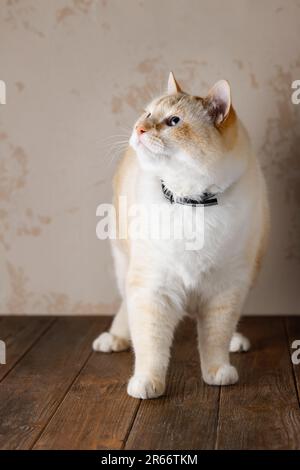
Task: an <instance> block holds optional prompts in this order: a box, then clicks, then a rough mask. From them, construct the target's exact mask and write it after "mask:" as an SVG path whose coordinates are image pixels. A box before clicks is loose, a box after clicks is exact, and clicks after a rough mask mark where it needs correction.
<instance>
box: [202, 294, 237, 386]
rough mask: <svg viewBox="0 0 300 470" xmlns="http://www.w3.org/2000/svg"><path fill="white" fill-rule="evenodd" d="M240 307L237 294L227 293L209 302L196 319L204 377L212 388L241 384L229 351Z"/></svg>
mask: <svg viewBox="0 0 300 470" xmlns="http://www.w3.org/2000/svg"><path fill="white" fill-rule="evenodd" d="M241 305H242V302H241V299H240V295H239V294H238V293H233V292H227V293H224V294H223V295H218V296H217V297H215V298H214V299H212V300H210V301H209V302H207V304H206V305H205V307H204V308H203V310H202V312H201V314H199V315H198V317H197V330H198V346H199V352H200V362H201V370H202V376H203V380H204V381H205V382H206V383H207V384H209V385H230V384H233V383H235V382H237V381H238V373H237V370H236V368H235V367H233V366H232V365H231V364H230V360H229V348H230V343H231V339H232V337H233V334H234V332H235V328H236V325H237V322H238V319H239V312H240V309H241Z"/></svg>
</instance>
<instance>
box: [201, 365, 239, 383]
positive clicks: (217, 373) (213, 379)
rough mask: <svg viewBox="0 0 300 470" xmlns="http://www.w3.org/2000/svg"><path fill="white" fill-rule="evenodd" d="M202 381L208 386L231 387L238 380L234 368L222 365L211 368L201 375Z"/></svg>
mask: <svg viewBox="0 0 300 470" xmlns="http://www.w3.org/2000/svg"><path fill="white" fill-rule="evenodd" d="M203 379H204V381H205V382H206V383H207V384H208V385H232V384H235V383H236V382H237V381H238V380H239V375H238V372H237V370H236V368H235V367H233V366H231V365H230V364H223V365H222V366H220V367H211V368H210V369H208V370H207V372H206V373H204V374H203Z"/></svg>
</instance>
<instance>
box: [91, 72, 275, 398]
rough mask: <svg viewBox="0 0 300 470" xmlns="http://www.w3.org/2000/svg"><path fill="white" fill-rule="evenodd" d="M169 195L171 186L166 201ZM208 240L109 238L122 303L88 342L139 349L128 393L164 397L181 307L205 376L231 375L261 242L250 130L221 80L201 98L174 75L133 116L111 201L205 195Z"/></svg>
mask: <svg viewBox="0 0 300 470" xmlns="http://www.w3.org/2000/svg"><path fill="white" fill-rule="evenodd" d="M162 181H163V184H164V186H163V188H167V194H172V196H173V198H174V200H173V202H175V203H173V204H171V202H170V200H169V199H168V198H167V197H166V194H164V192H163V190H162V189H163V188H162ZM207 193H208V194H209V197H210V195H211V194H213V196H214V197H215V198H217V201H218V203H217V205H209V204H208V205H207V207H204V209H203V210H204V245H203V247H202V248H201V249H198V250H196V251H195V250H187V249H186V245H185V243H184V241H178V240H169V241H167V242H166V241H165V240H161V241H159V240H151V239H133V238H130V235H129V236H128V238H127V239H120V238H119V239H116V240H113V244H112V249H113V255H114V260H115V267H116V275H117V280H118V286H119V290H120V292H121V295H122V298H123V301H122V304H121V307H120V309H119V311H118V313H117V314H116V316H115V318H114V320H113V322H112V325H111V328H110V330H109V332H105V333H102V334H101V335H100V336H99V337H98V338H97V339H96V340H95V341H94V343H93V348H94V350H95V351H102V352H111V351H123V350H125V349H127V348H128V347H129V345H130V342H131V343H132V345H133V349H134V353H135V367H134V374H133V376H132V377H131V379H130V380H129V383H128V388H127V391H128V394H129V395H131V396H133V397H136V398H154V397H158V396H160V395H162V394H163V393H164V391H165V386H166V373H167V368H168V363H169V358H170V348H171V344H172V340H173V335H174V330H175V328H176V326H177V324H178V323H179V321H180V320H181V319H182V318H183V317H184V315H186V314H192V315H194V317H195V319H196V322H197V331H198V346H199V353H200V362H201V370H202V376H203V379H204V381H205V382H206V383H207V384H210V385H229V384H233V383H235V382H237V380H238V373H237V370H236V368H235V367H233V366H232V365H231V364H230V359H229V351H231V352H233V351H246V350H248V349H249V346H250V344H249V341H248V339H247V338H245V337H243V336H242V335H241V334H239V333H236V332H235V330H236V326H237V323H238V320H239V317H240V314H241V309H242V306H243V303H244V300H245V297H246V295H247V293H248V291H249V288H250V287H251V285H252V284H253V281H254V279H255V277H256V275H257V273H258V271H259V267H260V265H261V261H262V257H263V254H264V251H265V248H266V242H267V238H268V225H269V209H268V201H267V196H266V186H265V180H264V177H263V175H262V172H261V169H260V166H259V163H258V161H257V159H256V157H255V155H254V154H253V152H252V150H251V146H250V143H249V139H248V136H247V133H246V131H245V129H244V127H243V125H242V123H241V122H240V120H239V119H238V117H237V114H236V112H235V110H234V109H233V107H232V104H231V94H230V87H229V84H228V82H227V81H225V80H221V81H219V82H217V83H216V84H215V85H214V87H213V88H212V89H211V90H210V92H209V93H208V95H207V97H206V98H200V97H198V96H193V95H190V94H187V93H185V92H183V91H182V90H181V88H180V87H179V85H178V83H177V81H176V80H175V78H174V76H173V74H172V73H171V74H170V77H169V83H168V92H167V94H166V95H164V96H161V97H159V98H158V99H155V100H154V101H153V102H151V103H150V104H149V105H148V106H147V109H146V111H145V112H144V113H143V114H142V116H141V117H140V118H139V119H138V120H137V122H136V124H135V126H134V129H133V132H132V135H131V138H130V147H129V149H128V151H127V152H126V153H125V155H124V157H123V159H122V160H121V162H120V164H119V166H118V169H117V172H116V175H115V178H114V204H115V208H116V212H117V214H118V213H119V212H120V211H119V207H118V201H119V197H120V196H126V198H127V204H128V206H130V205H132V204H144V205H145V207H150V205H151V204H152V205H153V204H163V205H166V204H167V205H169V206H171V207H172V211H173V215H174V216H175V217H176V216H177V214H179V213H180V211H181V210H182V208H183V204H182V199H179V200H181V204H177V203H176V198H186V199H184V201H185V200H187V201H189V200H191V199H192V200H196V201H201V200H203V195H207Z"/></svg>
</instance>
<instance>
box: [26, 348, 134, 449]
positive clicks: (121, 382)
mask: <svg viewBox="0 0 300 470" xmlns="http://www.w3.org/2000/svg"><path fill="white" fill-rule="evenodd" d="M132 363H133V358H132V354H131V353H130V352H121V353H111V354H106V353H100V352H97V353H93V355H92V356H91V357H90V359H89V361H88V362H87V364H86V365H85V367H84V368H83V370H82V372H81V374H80V376H79V377H78V378H77V380H76V381H75V382H74V384H73V385H72V387H71V389H70V390H69V392H68V394H67V396H66V398H65V399H64V401H63V403H62V404H61V406H60V407H59V408H58V410H57V412H56V413H55V415H54V416H53V418H52V420H51V421H50V423H49V425H48V426H47V428H46V429H45V431H44V432H43V434H42V435H41V437H40V439H39V440H38V442H37V443H36V445H35V447H34V448H35V449H121V448H123V447H124V442H125V440H126V437H127V434H128V432H129V431H130V428H131V425H132V421H133V420H134V417H135V414H136V410H137V407H138V406H139V400H135V399H134V398H131V397H129V396H128V395H127V393H126V387H127V382H128V379H129V377H130V375H131V371H132Z"/></svg>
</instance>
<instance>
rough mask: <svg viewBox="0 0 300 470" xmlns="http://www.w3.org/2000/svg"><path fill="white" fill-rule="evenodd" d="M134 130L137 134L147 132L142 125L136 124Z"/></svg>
mask: <svg viewBox="0 0 300 470" xmlns="http://www.w3.org/2000/svg"><path fill="white" fill-rule="evenodd" d="M136 132H137V134H138V135H142V134H144V133H145V132H147V129H145V127H144V126H141V125H137V126H136Z"/></svg>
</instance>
